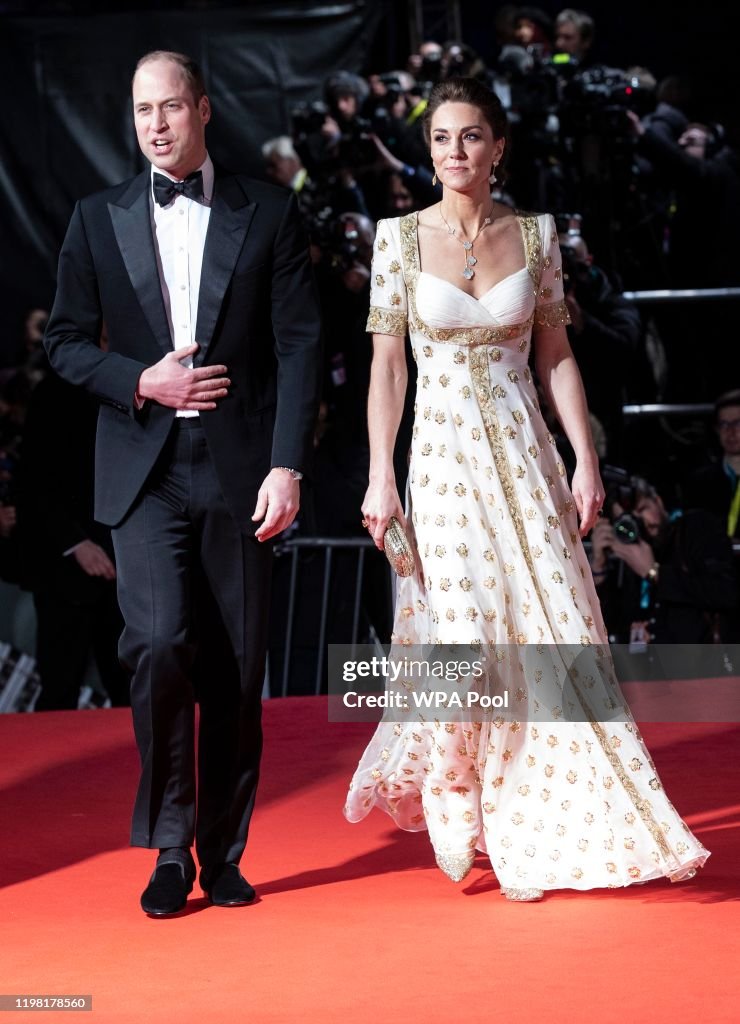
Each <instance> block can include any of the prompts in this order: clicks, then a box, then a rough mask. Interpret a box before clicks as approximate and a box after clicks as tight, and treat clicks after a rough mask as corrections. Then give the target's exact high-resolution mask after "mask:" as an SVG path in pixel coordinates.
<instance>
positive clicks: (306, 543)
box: [275, 537, 393, 697]
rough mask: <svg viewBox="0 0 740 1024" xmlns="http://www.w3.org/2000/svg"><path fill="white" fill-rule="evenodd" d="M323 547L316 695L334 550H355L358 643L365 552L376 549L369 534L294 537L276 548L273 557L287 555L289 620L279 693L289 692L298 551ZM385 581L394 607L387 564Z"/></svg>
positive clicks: (354, 623)
mask: <svg viewBox="0 0 740 1024" xmlns="http://www.w3.org/2000/svg"><path fill="white" fill-rule="evenodd" d="M320 548H323V549H324V579H323V584H322V590H321V616H320V620H319V643H318V659H317V664H316V687H315V691H316V693H317V694H319V693H321V681H322V676H323V672H324V660H325V652H326V625H327V621H328V615H329V586H330V583H331V569H332V560H333V554H334V551H335V550H337V549H340V550H345V551H346V550H356V551H357V568H356V571H355V596H354V605H353V609H352V639H351V644H352V647H353V649H354V647H355V646H356V644H357V635H358V631H359V626H360V605H361V599H362V583H363V579H364V574H365V554H366V552H367V549H368V548H373V549H374V548H375V544H374V543H373V541H372V540H371V539H370V537H294V538H291V539H289V540H287V541H285V542H284V543H283V544H280V545H279V546H278V547H277V548H276V549H275V556H276V557H278V558H279V557H282V556H283V555H290V557H291V565H290V591H289V595H288V619H287V623H286V627H285V660H284V664H283V681H282V696H283V697H287V695H288V680H289V676H290V662H291V647H292V640H293V628H294V625H295V614H296V591H297V585H298V560H299V556H300V553H301V551H306V550H318V549H320ZM388 582H389V595H390V602H391V608H392V606H393V587H392V578H391V569H390V566H389V567H388Z"/></svg>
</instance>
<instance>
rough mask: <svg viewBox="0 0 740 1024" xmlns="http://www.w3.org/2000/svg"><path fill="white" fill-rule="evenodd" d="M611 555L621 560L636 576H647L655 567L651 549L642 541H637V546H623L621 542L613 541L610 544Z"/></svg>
mask: <svg viewBox="0 0 740 1024" xmlns="http://www.w3.org/2000/svg"><path fill="white" fill-rule="evenodd" d="M612 554H613V555H615V556H616V557H617V558H621V559H622V561H623V562H624V563H625V564H626V565H628V566H629V567H630V569H631V570H632V571H633V572H635V573H637V575H638V576H642V577H645V576H647V574H648V572H649V571H650V569H652V567H653V565H655V555H654V553H653V549H652V548H651V547H650V545H649V544H648V543H647V541H644V540H639V541H638V542H637V544H625V543H624V542H623V541H618V540H615V541H614V543H613V544H612Z"/></svg>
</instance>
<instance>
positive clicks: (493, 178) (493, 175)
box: [488, 164, 498, 185]
mask: <svg viewBox="0 0 740 1024" xmlns="http://www.w3.org/2000/svg"><path fill="white" fill-rule="evenodd" d="M497 166H498V165H497V164H493V165H492V166H491V175H490V177H489V179H488V180H489V181H490V183H491V184H492V185H495V184H496V167H497Z"/></svg>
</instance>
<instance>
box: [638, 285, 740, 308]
mask: <svg viewBox="0 0 740 1024" xmlns="http://www.w3.org/2000/svg"><path fill="white" fill-rule="evenodd" d="M622 298H623V299H629V300H630V302H634V303H636V304H637V305H639V306H662V305H667V304H668V303H672V302H714V301H715V300H716V299H740V288H654V289H649V290H646V291H639V292H622Z"/></svg>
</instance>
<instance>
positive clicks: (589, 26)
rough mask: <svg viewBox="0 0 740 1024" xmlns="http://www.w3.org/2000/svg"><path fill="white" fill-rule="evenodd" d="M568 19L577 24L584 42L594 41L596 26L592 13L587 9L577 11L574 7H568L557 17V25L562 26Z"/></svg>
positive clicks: (557, 26)
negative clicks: (588, 12) (586, 10)
mask: <svg viewBox="0 0 740 1024" xmlns="http://www.w3.org/2000/svg"><path fill="white" fill-rule="evenodd" d="M566 21H570V22H572V23H573V24H574V25H575V27H576V28H577V29H578V34H579V35H580V37H581V41H582V42H584V43H590V42H592V41H593V38H594V32H595V29H596V26H595V23H594V19H593V18H592V17H591V15H590V14H587V13H586V12H585V11H576V10H575V9H574V8H573V7H566V8H565V9H564V10H562V11H561V12H560V14H558V16H557V18H556V19H555V27H556V28H560V26H561V25H563V24H564V23H565V22H566Z"/></svg>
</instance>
